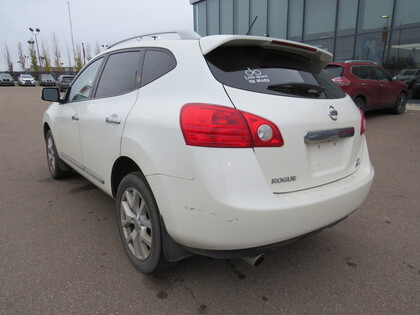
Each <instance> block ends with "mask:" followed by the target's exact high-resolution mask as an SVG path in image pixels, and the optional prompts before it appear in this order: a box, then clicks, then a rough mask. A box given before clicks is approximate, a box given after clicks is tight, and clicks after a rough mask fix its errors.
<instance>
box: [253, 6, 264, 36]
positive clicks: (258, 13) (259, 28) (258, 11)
mask: <svg viewBox="0 0 420 315" xmlns="http://www.w3.org/2000/svg"><path fill="white" fill-rule="evenodd" d="M250 5H251V12H250V17H251V19H250V23H251V24H252V22H253V21H254V19H255V18H257V19H256V20H255V23H254V25H253V26H252V29H251V32H250V35H257V36H266V34H267V0H251V3H250Z"/></svg>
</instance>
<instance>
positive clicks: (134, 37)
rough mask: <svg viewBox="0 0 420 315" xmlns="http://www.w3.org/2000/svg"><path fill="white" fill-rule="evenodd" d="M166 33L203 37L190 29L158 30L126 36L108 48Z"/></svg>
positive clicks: (194, 37)
mask: <svg viewBox="0 0 420 315" xmlns="http://www.w3.org/2000/svg"><path fill="white" fill-rule="evenodd" d="M164 34H177V35H178V36H179V37H180V38H181V39H200V38H201V36H200V35H198V34H197V33H196V32H194V31H190V30H177V31H168V32H157V33H149V34H141V35H137V36H133V37H130V38H126V39H123V40H120V41H119V42H116V43H114V44H112V45H110V46H109V47H108V49H110V48H112V47H114V46H117V45H119V44H121V43H124V42H127V41H130V40H133V39H138V40H141V39H143V38H144V37H151V38H153V39H156V38H158V37H159V35H164Z"/></svg>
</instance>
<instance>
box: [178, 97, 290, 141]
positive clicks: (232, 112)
mask: <svg viewBox="0 0 420 315" xmlns="http://www.w3.org/2000/svg"><path fill="white" fill-rule="evenodd" d="M180 124H181V130H182V133H183V135H184V139H185V143H186V144H187V145H192V146H200V147H222V148H252V147H280V146H282V145H283V138H282V136H281V134H280V131H279V129H278V128H277V126H276V125H275V124H274V123H272V122H271V121H269V120H267V119H264V118H262V117H259V116H256V115H253V114H250V113H246V112H242V111H240V110H237V109H234V108H230V107H225V106H219V105H211V104H186V105H184V106H183V107H182V109H181V115H180Z"/></svg>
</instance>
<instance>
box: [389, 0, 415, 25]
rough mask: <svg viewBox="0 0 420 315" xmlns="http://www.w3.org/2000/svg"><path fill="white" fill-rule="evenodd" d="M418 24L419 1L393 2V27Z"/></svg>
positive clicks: (404, 0) (401, 0)
mask: <svg viewBox="0 0 420 315" xmlns="http://www.w3.org/2000/svg"><path fill="white" fill-rule="evenodd" d="M402 26H404V27H413V26H414V27H419V26H420V1H419V0H398V1H397V2H396V3H395V16H394V28H400V27H402Z"/></svg>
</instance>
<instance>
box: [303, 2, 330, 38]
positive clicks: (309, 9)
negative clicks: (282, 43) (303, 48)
mask: <svg viewBox="0 0 420 315" xmlns="http://www.w3.org/2000/svg"><path fill="white" fill-rule="evenodd" d="M336 11H337V1H336V0H306V2H305V23H304V25H305V32H304V39H305V41H307V40H311V39H315V38H325V37H332V36H334V28H335V13H336Z"/></svg>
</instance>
